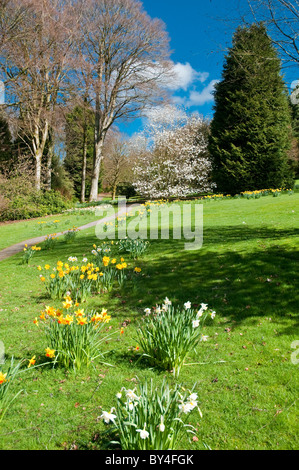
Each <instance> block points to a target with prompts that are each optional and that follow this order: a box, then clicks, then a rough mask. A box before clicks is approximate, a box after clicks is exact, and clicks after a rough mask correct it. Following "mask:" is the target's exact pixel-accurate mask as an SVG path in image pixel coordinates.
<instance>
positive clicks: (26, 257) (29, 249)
mask: <svg viewBox="0 0 299 470" xmlns="http://www.w3.org/2000/svg"><path fill="white" fill-rule="evenodd" d="M40 250H41V247H40V246H36V245H34V246H28V245H27V244H26V245H25V247H24V250H23V258H22V263H23V264H29V261H30V260H31V258H32V257H33V256H34V255H35V253H36V252H37V251H40Z"/></svg>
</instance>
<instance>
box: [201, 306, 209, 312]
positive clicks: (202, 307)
mask: <svg viewBox="0 0 299 470" xmlns="http://www.w3.org/2000/svg"><path fill="white" fill-rule="evenodd" d="M200 306H201V309H202V310H203V311H204V312H205V311H206V310H207V309H208V304H201V305H200Z"/></svg>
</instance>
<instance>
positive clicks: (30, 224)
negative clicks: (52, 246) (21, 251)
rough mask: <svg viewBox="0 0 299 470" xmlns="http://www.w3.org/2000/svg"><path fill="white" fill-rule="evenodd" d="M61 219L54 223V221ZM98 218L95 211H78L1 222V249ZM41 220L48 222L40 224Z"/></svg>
mask: <svg viewBox="0 0 299 470" xmlns="http://www.w3.org/2000/svg"><path fill="white" fill-rule="evenodd" d="M56 220H57V221H59V223H57V224H53V222H54V221H56ZM94 220H97V218H96V217H95V215H94V213H92V212H90V211H88V212H86V211H78V212H77V213H74V212H71V213H65V214H56V215H52V216H47V217H40V218H36V219H31V220H24V221H21V222H13V223H3V224H0V250H3V249H4V248H7V247H9V246H11V245H14V244H16V243H19V242H22V241H25V240H28V239H30V238H35V237H41V236H44V235H45V236H46V235H50V234H52V233H58V232H64V231H65V230H68V229H70V228H72V227H73V226H76V227H78V226H82V225H85V224H87V223H89V222H93V221H94ZM39 222H46V223H45V224H39Z"/></svg>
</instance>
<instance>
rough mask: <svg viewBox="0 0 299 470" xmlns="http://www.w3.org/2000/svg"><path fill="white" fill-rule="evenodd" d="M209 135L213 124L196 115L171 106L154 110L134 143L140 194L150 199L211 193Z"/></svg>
mask: <svg viewBox="0 0 299 470" xmlns="http://www.w3.org/2000/svg"><path fill="white" fill-rule="evenodd" d="M208 132H209V124H208V123H207V121H205V120H204V119H202V118H201V117H199V116H198V115H196V114H194V115H191V116H188V115H187V113H186V112H185V111H183V110H181V109H178V108H177V107H175V106H170V105H167V106H164V107H162V108H156V109H154V110H153V111H152V112H151V113H150V115H149V121H148V124H147V126H146V128H145V130H144V131H143V132H142V133H140V134H138V135H137V136H136V137H135V139H134V140H133V142H132V147H133V149H134V150H133V152H134V154H135V157H136V158H137V161H136V164H135V166H134V187H135V189H136V191H137V192H138V193H139V194H140V195H143V196H146V197H149V198H159V197H161V198H168V197H171V196H174V197H184V196H189V195H192V194H198V193H202V192H208V191H211V190H212V189H213V187H215V185H214V184H213V183H211V180H210V173H211V162H210V159H209V156H208V151H207V145H208Z"/></svg>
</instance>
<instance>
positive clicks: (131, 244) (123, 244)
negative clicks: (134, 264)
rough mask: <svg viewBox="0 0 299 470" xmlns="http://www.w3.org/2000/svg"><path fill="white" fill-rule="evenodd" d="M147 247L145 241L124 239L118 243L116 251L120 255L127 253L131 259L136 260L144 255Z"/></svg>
mask: <svg viewBox="0 0 299 470" xmlns="http://www.w3.org/2000/svg"><path fill="white" fill-rule="evenodd" d="M149 245H150V243H149V241H147V240H141V239H136V240H133V239H131V238H125V239H122V240H120V241H119V243H118V249H119V251H120V252H121V253H129V254H130V255H131V257H132V258H133V259H138V258H140V256H142V255H143V254H144V253H145V251H146V250H147V249H148V247H149Z"/></svg>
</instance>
